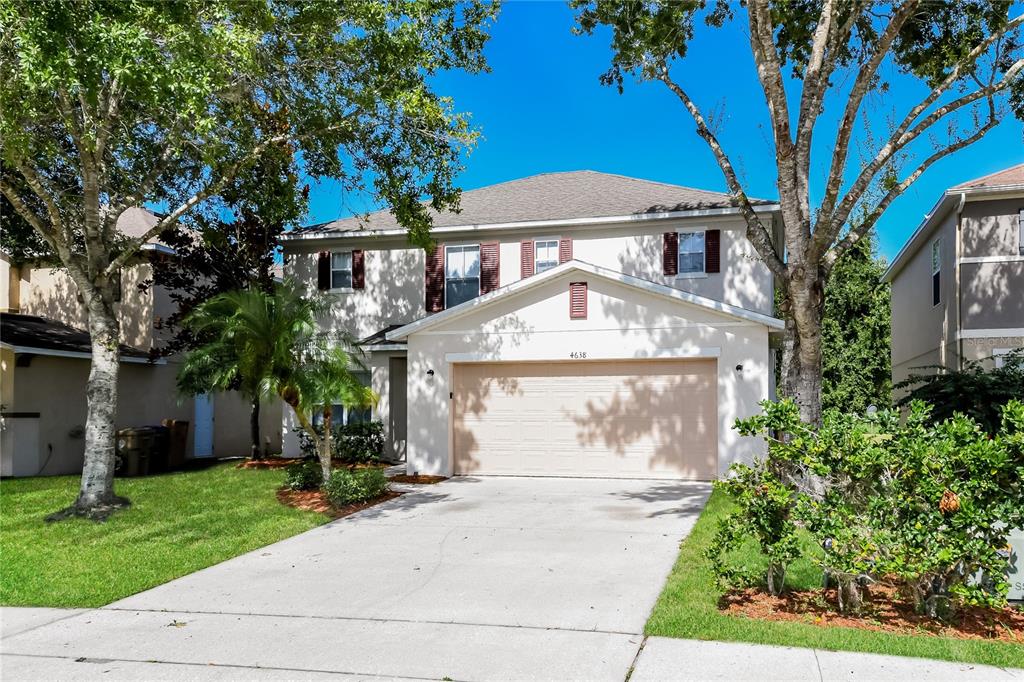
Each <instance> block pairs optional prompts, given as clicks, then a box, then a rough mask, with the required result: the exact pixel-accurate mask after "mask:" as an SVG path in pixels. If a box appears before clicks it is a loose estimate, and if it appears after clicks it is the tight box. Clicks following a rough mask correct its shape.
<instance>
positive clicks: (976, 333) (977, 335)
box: [956, 327, 1024, 339]
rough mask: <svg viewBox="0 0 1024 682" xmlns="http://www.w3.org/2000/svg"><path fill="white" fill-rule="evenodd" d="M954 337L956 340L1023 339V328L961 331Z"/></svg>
mask: <svg viewBox="0 0 1024 682" xmlns="http://www.w3.org/2000/svg"><path fill="white" fill-rule="evenodd" d="M956 336H957V338H958V339H998V338H999V337H1001V336H1022V337H1024V327H1013V328H1010V329H961V330H960V331H959V332H958V333H957V335H956Z"/></svg>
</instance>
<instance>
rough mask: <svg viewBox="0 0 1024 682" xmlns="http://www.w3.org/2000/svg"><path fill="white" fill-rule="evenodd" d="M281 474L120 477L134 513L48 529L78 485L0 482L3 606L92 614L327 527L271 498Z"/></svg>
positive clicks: (64, 480) (72, 480) (67, 480)
mask: <svg viewBox="0 0 1024 682" xmlns="http://www.w3.org/2000/svg"><path fill="white" fill-rule="evenodd" d="M283 479H284V472H283V471H282V470H280V469H278V470H256V469H236V468H235V467H234V465H232V464H221V465H218V466H214V467H211V468H209V469H204V470H201V471H190V472H182V473H174V474H165V475H162V476H151V477H147V478H133V479H118V481H117V483H116V490H117V493H118V494H119V495H125V496H127V497H128V498H129V499H131V501H132V506H131V508H129V509H127V510H124V511H119V512H117V513H115V514H114V515H113V516H112V517H111V518H110V520H109V521H107V522H105V523H96V522H94V521H86V520H82V519H72V520H67V521H61V522H59V523H51V524H48V523H46V522H45V521H44V520H43V519H44V517H45V516H46V515H47V514H48V513H50V512H53V511H56V510H58V509H60V508H62V507H65V506H67V505H68V504H69V503H70V502H71V501H72V500H74V498H75V495H76V493H77V492H78V484H79V477H77V476H57V477H48V478H25V479H17V480H5V481H3V482H2V483H0V557H2V561H3V563H2V568H0V604H4V605H7V606H63V607H95V606H102V605H104V604H109V603H110V602H112V601H116V600H117V599H121V598H123V597H127V596H129V595H132V594H135V593H136V592H140V591H142V590H145V589H148V588H150V587H154V586H156V585H160V584H162V583H165V582H167V581H168V580H173V579H174V578H178V577H180V576H183V575H186V574H188V573H192V572H193V571H197V570H199V569H201V568H205V567H207V566H210V565H212V564H215V563H218V562H220V561H224V560H225V559H229V558H231V557H234V556H238V555H239V554H243V553H245V552H248V551H250V550H253V549H257V548H259V547H262V546H264V545H267V544H270V543H272V542H276V541H278V540H282V539H284V538H286V537H289V536H291V535H295V534H296V533H301V532H302V531H304V530H308V529H310V528H313V527H315V526H318V525H320V524H322V523H325V522H326V521H327V520H328V519H327V518H326V517H325V516H323V515H322V514H317V513H315V512H308V511H301V510H298V509H293V508H291V507H285V506H284V505H282V504H281V503H279V502H278V501H277V499H276V498H275V497H274V491H275V490H276V489H277V488H278V487H279V486H280V485H281V482H282V481H283Z"/></svg>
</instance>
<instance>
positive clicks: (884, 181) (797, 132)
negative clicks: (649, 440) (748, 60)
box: [573, 0, 1024, 423]
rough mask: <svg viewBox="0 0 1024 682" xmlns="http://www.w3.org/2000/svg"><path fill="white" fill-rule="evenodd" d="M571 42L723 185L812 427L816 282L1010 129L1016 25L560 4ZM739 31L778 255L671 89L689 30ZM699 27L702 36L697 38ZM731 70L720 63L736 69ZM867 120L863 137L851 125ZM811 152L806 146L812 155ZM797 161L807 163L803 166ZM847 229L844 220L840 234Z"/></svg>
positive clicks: (832, 7)
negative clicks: (735, 24) (778, 294)
mask: <svg viewBox="0 0 1024 682" xmlns="http://www.w3.org/2000/svg"><path fill="white" fill-rule="evenodd" d="M573 5H574V7H576V9H577V18H578V23H579V26H578V30H579V31H580V32H583V33H592V32H595V31H597V30H599V29H605V28H606V29H609V32H610V36H611V46H612V53H613V56H612V62H611V68H610V69H609V70H608V71H607V72H606V73H605V74H604V76H602V79H603V81H604V82H605V83H607V84H613V85H617V86H618V87H619V88H620V89H621V88H622V87H623V83H624V80H625V77H626V76H627V75H632V76H634V77H635V78H637V79H638V80H641V81H652V82H658V83H661V84H663V85H664V87H666V88H667V89H668V91H669V92H671V93H672V95H673V96H674V97H675V98H676V99H677V100H678V101H679V103H680V105H681V106H682V110H683V111H684V112H685V114H684V115H685V116H686V117H688V118H689V119H691V120H692V121H693V123H694V124H695V125H696V129H697V134H698V135H699V136H700V137H701V138H702V139H703V140H704V142H705V143H706V145H707V147H708V148H709V149H710V151H711V152H712V154H713V155H714V158H715V160H716V162H717V164H718V166H719V167H720V169H721V172H722V173H723V175H724V177H725V183H726V186H727V187H728V191H729V193H730V195H731V197H732V201H733V204H734V205H735V206H737V207H738V208H739V209H741V211H742V214H743V218H744V220H745V222H746V234H747V238H748V239H749V241H750V243H751V244H752V245H753V247H754V248H755V249H756V250H757V253H758V255H759V256H760V258H761V259H762V260H763V261H764V263H765V264H766V265H767V266H768V268H770V270H771V271H772V273H773V274H774V275H775V277H776V278H777V279H778V281H779V282H780V285H781V288H782V290H783V293H784V300H783V309H782V313H783V315H784V317H785V318H786V322H787V338H786V345H785V349H784V358H783V377H782V379H783V384H782V388H783V390H784V392H785V393H786V394H787V395H789V396H791V397H793V398H794V399H795V400H796V401H797V403H798V404H799V405H800V411H801V416H802V417H803V418H804V419H805V420H807V421H810V422H813V423H817V422H818V421H819V420H820V416H821V390H822V334H821V321H822V315H823V312H824V293H823V292H824V290H825V283H826V282H827V280H828V278H829V275H830V273H831V271H832V269H833V267H834V266H835V264H836V262H837V261H838V260H839V258H840V257H841V256H842V255H843V254H844V253H846V252H847V251H848V250H850V249H851V248H852V247H853V246H854V245H855V244H856V243H857V242H858V241H860V240H861V239H863V238H864V236H865V235H867V234H868V233H869V232H870V231H871V229H872V228H874V226H875V224H876V223H877V221H878V219H879V217H880V216H881V215H882V214H883V212H884V211H885V210H886V209H887V208H888V207H889V206H890V205H891V204H892V202H893V201H895V200H896V199H897V198H898V197H899V196H900V195H901V194H903V193H904V192H905V191H906V190H907V188H908V187H910V186H911V184H913V183H914V181H916V180H917V179H918V178H919V177H920V176H921V174H922V173H924V172H925V171H926V170H928V168H929V167H931V166H932V165H933V164H935V163H936V162H937V161H939V160H940V159H943V158H945V157H948V156H950V155H952V154H955V153H956V152H957V151H959V150H961V149H963V148H964V147H967V146H968V145H970V144H972V143H974V142H976V141H977V140H979V139H981V138H982V137H983V136H984V135H985V134H986V133H988V132H989V131H990V130H992V129H993V128H994V127H995V126H996V125H998V124H999V122H1000V120H1001V119H1002V117H1003V116H1004V115H1006V114H1007V113H1009V111H1010V110H1011V109H1012V110H1014V111H1015V113H1016V114H1017V115H1018V116H1022V115H1024V83H1022V77H1021V72H1022V69H1024V51H1022V47H1021V44H1020V42H1019V35H1020V30H1019V29H1020V27H1021V25H1022V23H1024V13H1022V12H1021V8H1020V6H1019V5H1014V4H1011V3H1008V2H1004V1H1002V0H931V1H928V2H923V1H922V0H881V1H879V0H843V1H839V0H800V1H797V2H790V1H783V0H748V1H747V2H745V3H742V4H734V3H730V2H727V1H726V0H718V2H716V3H708V2H706V1H705V0H679V1H677V2H664V3H655V2H647V1H646V0H573ZM736 20H740V21H743V22H744V23H745V28H746V32H747V35H748V38H749V50H750V54H751V55H752V57H753V62H754V66H755V69H756V73H757V77H758V80H759V82H760V86H761V88H762V90H763V93H764V98H765V103H766V109H767V110H766V114H767V119H768V121H769V127H770V133H771V143H772V145H773V146H774V152H775V169H774V170H775V173H776V175H777V186H778V196H779V203H780V205H781V214H782V217H781V220H782V228H783V233H784V239H783V242H782V243H780V244H775V243H773V242H772V239H771V238H770V226H769V225H766V224H765V222H764V220H763V218H762V215H760V214H758V213H755V212H754V209H753V207H752V205H751V203H750V201H749V199H748V196H747V191H746V189H745V187H744V183H743V181H742V179H741V177H740V175H739V173H738V172H737V171H736V165H735V163H734V158H733V155H734V154H735V153H736V150H730V149H726V148H725V146H724V145H723V144H722V142H721V140H720V138H719V135H720V133H721V129H720V125H718V123H719V122H720V119H718V118H717V117H714V116H712V115H710V113H709V110H708V108H707V103H701V102H698V101H697V100H696V99H694V97H692V96H691V92H692V89H691V87H690V86H691V85H692V84H691V83H689V82H687V80H686V78H685V77H684V75H683V67H682V66H681V64H680V62H682V61H684V60H685V57H686V55H687V50H688V46H689V42H690V41H691V39H692V38H693V37H694V35H695V34H696V32H697V31H701V30H709V31H710V30H714V29H715V28H716V27H721V26H722V25H723V24H724V23H725V22H727V21H736ZM702 24H703V26H702ZM741 63H742V61H741V60H735V59H733V60H729V61H725V60H723V62H722V67H723V73H722V74H721V75H720V76H719V77H720V78H727V77H728V76H727V73H726V72H725V71H724V69H725V68H726V67H727V66H728V65H729V64H741ZM894 77H895V78H899V79H902V80H900V83H902V84H904V85H906V83H907V82H908V79H909V80H914V81H916V82H917V83H919V84H920V85H921V86H922V88H921V90H922V94H921V96H920V98H919V99H918V100H917V101H915V102H914V103H913V104H912V105H911V106H909V107H908V108H907V110H905V111H897V112H895V113H893V112H892V111H889V109H888V107H880V106H871V103H872V102H875V103H877V102H882V101H886V98H887V94H888V93H889V92H890V90H889V88H890V86H891V85H892V83H893V79H894ZM863 119H867V120H868V123H867V125H866V126H865V130H864V131H863V133H862V134H859V133H858V130H859V126H858V121H861V120H863ZM812 142H813V143H814V144H812ZM812 150H816V151H817V152H818V153H820V154H821V155H822V157H821V158H820V159H819V158H818V156H817V154H814V155H813V156H814V158H812ZM852 218H856V220H852Z"/></svg>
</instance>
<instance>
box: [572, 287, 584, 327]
mask: <svg viewBox="0 0 1024 682" xmlns="http://www.w3.org/2000/svg"><path fill="white" fill-rule="evenodd" d="M569 319H570V320H585V319H587V283H586V282H572V283H570V284H569Z"/></svg>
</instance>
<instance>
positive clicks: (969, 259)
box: [956, 254, 1024, 265]
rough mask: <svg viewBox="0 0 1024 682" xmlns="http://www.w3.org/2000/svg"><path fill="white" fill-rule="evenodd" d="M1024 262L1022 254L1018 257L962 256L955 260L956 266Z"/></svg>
mask: <svg viewBox="0 0 1024 682" xmlns="http://www.w3.org/2000/svg"><path fill="white" fill-rule="evenodd" d="M1021 261H1024V254H1021V255H1019V256H964V257H962V258H960V259H959V260H957V262H956V264H957V265H967V264H971V263H1019V262H1021Z"/></svg>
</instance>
